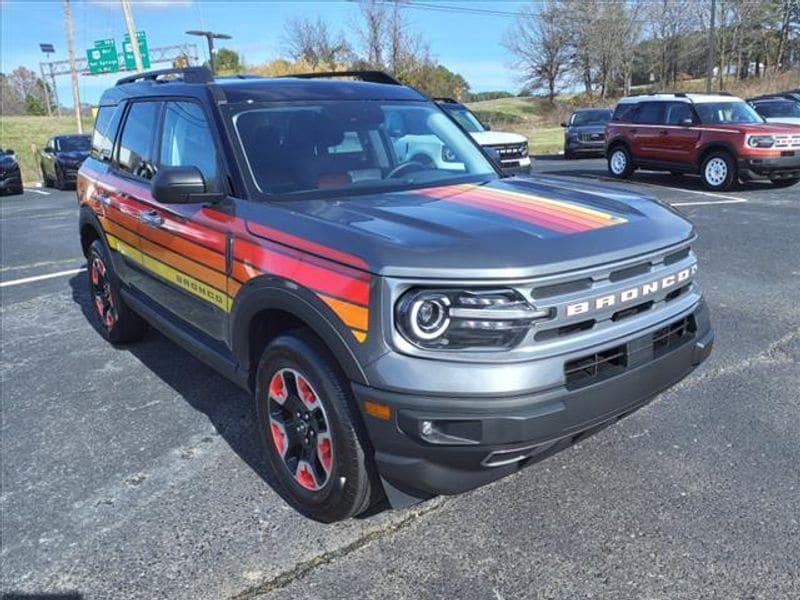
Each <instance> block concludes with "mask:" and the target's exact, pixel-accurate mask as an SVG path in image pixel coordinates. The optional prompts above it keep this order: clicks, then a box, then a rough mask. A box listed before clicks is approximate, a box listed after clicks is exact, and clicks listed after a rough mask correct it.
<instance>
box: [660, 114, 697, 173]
mask: <svg viewBox="0 0 800 600" xmlns="http://www.w3.org/2000/svg"><path fill="white" fill-rule="evenodd" d="M687 120H690V121H692V124H691V125H689V124H688V123H687ZM666 123H667V126H666V127H665V128H664V132H665V135H666V141H665V143H664V159H665V160H669V161H671V162H675V163H681V164H684V165H689V164H691V163H692V162H693V160H694V150H695V147H696V146H697V142H698V140H699V139H700V131H699V130H698V129H697V128H696V127H694V123H695V114H694V109H692V107H691V105H690V104H689V103H688V102H669V103H668V104H667V110H666Z"/></svg>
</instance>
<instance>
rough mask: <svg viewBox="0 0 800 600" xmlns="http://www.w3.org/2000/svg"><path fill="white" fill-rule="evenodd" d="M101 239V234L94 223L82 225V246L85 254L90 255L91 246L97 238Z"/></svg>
mask: <svg viewBox="0 0 800 600" xmlns="http://www.w3.org/2000/svg"><path fill="white" fill-rule="evenodd" d="M99 239H100V234H99V233H98V232H97V229H95V227H94V225H92V224H90V223H85V224H84V225H82V226H81V248H82V249H83V255H84V256H85V257H87V258H88V257H89V248H90V247H91V245H92V244H93V243H94V241H95V240H99Z"/></svg>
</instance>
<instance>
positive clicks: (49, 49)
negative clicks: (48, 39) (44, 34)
mask: <svg viewBox="0 0 800 600" xmlns="http://www.w3.org/2000/svg"><path fill="white" fill-rule="evenodd" d="M39 48H40V49H41V51H42V52H44V53H45V54H53V53H54V52H55V51H56V49H55V48H53V44H39Z"/></svg>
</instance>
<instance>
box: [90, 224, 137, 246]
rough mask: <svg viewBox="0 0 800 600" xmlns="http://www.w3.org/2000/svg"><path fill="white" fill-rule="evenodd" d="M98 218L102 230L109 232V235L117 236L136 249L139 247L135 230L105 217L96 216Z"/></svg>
mask: <svg viewBox="0 0 800 600" xmlns="http://www.w3.org/2000/svg"><path fill="white" fill-rule="evenodd" d="M98 220H99V221H100V224H101V225H102V226H103V230H104V231H105V232H106V233H110V234H111V235H113V236H116V237H118V238H119V239H121V240H122V241H123V242H125V243H126V244H128V245H130V246H133V247H134V248H136V249H137V250H138V249H139V236H138V235H136V233H135V232H133V231H131V230H129V229H127V228H126V227H123V226H122V225H118V224H117V223H115V222H114V221H112V220H111V219H109V218H107V217H101V216H98Z"/></svg>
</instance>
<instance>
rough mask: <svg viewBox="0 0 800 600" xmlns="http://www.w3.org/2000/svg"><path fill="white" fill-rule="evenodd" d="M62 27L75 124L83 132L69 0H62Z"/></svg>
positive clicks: (79, 131)
mask: <svg viewBox="0 0 800 600" xmlns="http://www.w3.org/2000/svg"><path fill="white" fill-rule="evenodd" d="M64 28H65V29H66V30H67V57H68V58H69V70H70V75H72V103H73V104H74V105H75V124H76V125H77V129H78V133H83V122H82V121H81V95H80V92H79V91H78V67H77V66H76V63H75V39H74V35H73V33H72V7H71V6H70V5H69V0H64Z"/></svg>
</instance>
